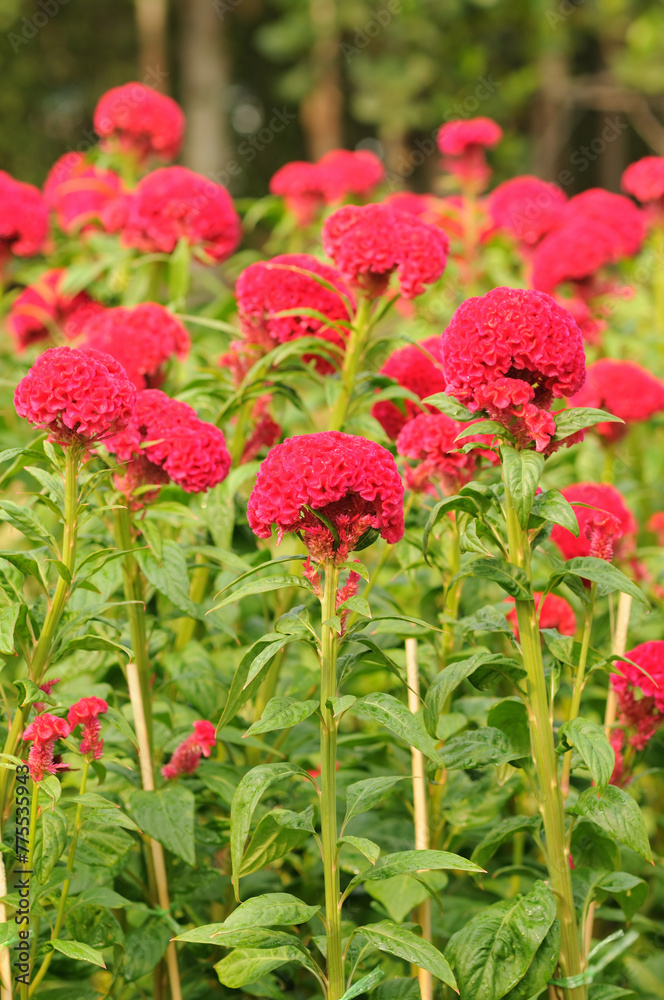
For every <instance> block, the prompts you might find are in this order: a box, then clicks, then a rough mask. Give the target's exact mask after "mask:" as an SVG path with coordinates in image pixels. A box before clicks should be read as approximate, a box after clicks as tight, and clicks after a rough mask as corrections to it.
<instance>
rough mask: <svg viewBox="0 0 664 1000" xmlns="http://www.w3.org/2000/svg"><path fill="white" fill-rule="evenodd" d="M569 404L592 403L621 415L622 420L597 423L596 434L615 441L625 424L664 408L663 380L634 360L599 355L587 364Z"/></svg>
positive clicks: (624, 430)
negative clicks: (597, 359)
mask: <svg viewBox="0 0 664 1000" xmlns="http://www.w3.org/2000/svg"><path fill="white" fill-rule="evenodd" d="M571 405H572V406H591V407H596V408H597V409H600V410H607V411H608V412H609V413H613V414H615V416H616V417H621V418H622V419H623V420H624V421H625V424H616V423H608V422H604V423H600V424H597V425H596V426H595V428H594V429H595V430H596V431H597V433H598V434H601V436H602V437H603V438H605V439H606V440H607V441H618V440H619V439H620V438H621V437H623V436H624V435H625V434H626V433H627V426H626V424H631V423H639V422H640V421H641V420H648V419H649V418H650V417H652V416H653V415H654V414H655V413H660V412H661V411H662V410H664V382H661V381H660V380H659V379H658V378H655V376H654V375H651V374H650V372H649V371H646V369H645V368H642V367H641V366H640V365H637V364H635V362H633V361H616V360H615V359H613V358H602V359H601V360H600V361H596V362H595V363H594V364H592V365H590V366H589V367H588V372H587V378H586V383H585V385H584V386H583V388H582V389H581V390H580V391H579V392H578V393H577V394H576V395H575V396H574V397H573V398H572V400H571Z"/></svg>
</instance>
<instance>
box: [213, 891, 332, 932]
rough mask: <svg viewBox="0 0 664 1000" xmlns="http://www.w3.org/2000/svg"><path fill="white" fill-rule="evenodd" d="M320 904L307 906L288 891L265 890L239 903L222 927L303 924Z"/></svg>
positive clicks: (236, 927) (315, 911)
mask: <svg viewBox="0 0 664 1000" xmlns="http://www.w3.org/2000/svg"><path fill="white" fill-rule="evenodd" d="M319 910H320V906H308V905H307V904H306V903H303V902H302V900H301V899H298V898H297V896H292V895H291V894H290V893H289V892H266V893H263V894H262V895H260V896H252V898H251V899H247V900H245V902H244V903H240V905H239V906H237V907H236V908H235V909H234V910H233V912H232V913H231V915H230V916H229V917H227V918H226V920H225V921H224V923H223V924H222V925H221V926H222V927H224V928H226V929H228V928H232V929H233V930H238V929H239V928H241V927H290V926H291V925H292V924H304V923H306V922H307V921H308V920H311V919H312V917H315V916H316V914H317V913H318V911H319Z"/></svg>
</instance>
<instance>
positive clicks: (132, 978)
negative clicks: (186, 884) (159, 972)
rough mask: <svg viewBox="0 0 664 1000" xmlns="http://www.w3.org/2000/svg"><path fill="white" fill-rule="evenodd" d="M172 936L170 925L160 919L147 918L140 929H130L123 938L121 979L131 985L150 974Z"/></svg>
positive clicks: (162, 955)
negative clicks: (123, 957) (123, 956)
mask: <svg viewBox="0 0 664 1000" xmlns="http://www.w3.org/2000/svg"><path fill="white" fill-rule="evenodd" d="M172 936H173V932H172V930H171V927H170V925H169V924H168V923H167V922H166V921H165V920H164V919H163V918H161V917H149V918H148V919H147V920H145V921H144V922H143V923H142V924H141V925H140V927H132V928H131V929H130V930H129V931H128V933H127V935H126V937H125V960H124V966H123V969H122V974H123V977H124V978H125V979H128V980H129V982H130V983H133V982H136V980H137V979H142V978H143V976H147V975H148V974H149V973H150V972H152V970H153V969H154V968H155V966H156V965H157V964H158V963H159V962H160V961H161V959H162V958H163V957H164V954H165V952H166V949H167V948H168V942H169V940H170V938H171V937H172Z"/></svg>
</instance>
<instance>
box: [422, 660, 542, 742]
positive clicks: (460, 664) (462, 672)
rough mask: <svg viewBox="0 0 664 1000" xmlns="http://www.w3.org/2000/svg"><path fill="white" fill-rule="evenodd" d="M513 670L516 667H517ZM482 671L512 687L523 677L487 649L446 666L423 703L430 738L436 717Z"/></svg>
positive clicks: (518, 670) (436, 720)
mask: <svg viewBox="0 0 664 1000" xmlns="http://www.w3.org/2000/svg"><path fill="white" fill-rule="evenodd" d="M516 666H517V667H518V665H516ZM484 667H487V668H491V670H495V671H498V673H500V674H503V675H505V676H507V677H509V679H510V680H512V682H513V683H514V682H515V681H516V680H518V679H519V677H522V676H525V671H524V670H521V669H520V668H519V669H517V670H516V671H515V670H514V661H512V660H509V659H508V658H506V657H504V656H502V654H500V653H492V652H491V651H490V650H488V649H480V650H479V651H478V652H477V653H473V654H472V656H469V657H468V658H467V659H465V660H456V661H455V662H454V663H450V664H448V665H447V666H446V667H445V669H444V670H441V672H440V673H439V674H437V676H436V677H435V678H434V681H433V683H432V684H431V685H430V687H429V690H428V691H427V694H426V698H425V699H424V723H425V725H426V727H427V729H428V730H429V732H430V733H431V734H432V735H435V733H436V726H437V723H438V716H439V715H440V713H441V712H442V710H443V707H444V705H445V703H446V701H447V699H448V698H449V696H450V695H451V694H452V693H453V692H454V691H456V689H457V688H458V687H459V685H460V684H462V683H463V681H465V680H467V679H468V678H469V677H471V676H472V675H473V674H474V673H475V671H476V670H479V669H480V668H484Z"/></svg>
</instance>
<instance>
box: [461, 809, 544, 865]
mask: <svg viewBox="0 0 664 1000" xmlns="http://www.w3.org/2000/svg"><path fill="white" fill-rule="evenodd" d="M541 825H542V820H541V817H540V816H509V817H508V818H507V819H503V820H501V821H500V822H499V823H498V824H497V825H496V826H494V827H493V828H492V829H491V830H489V832H488V833H487V834H486V836H485V837H484V839H483V840H481V841H480V842H479V844H478V845H477V847H476V848H475V850H474V851H473V853H472V855H471V860H472V861H474V862H475V864H476V865H480V866H481V867H482V868H486V865H487V862H489V861H490V860H491V858H492V857H493V856H494V854H495V853H496V851H497V850H498V848H499V847H501V846H502V845H503V844H505V843H507V842H508V841H511V840H512V838H513V837H514V835H515V834H516V833H521V832H528V833H532V834H535V833H537V831H538V830H539V829H540V827H541Z"/></svg>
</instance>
